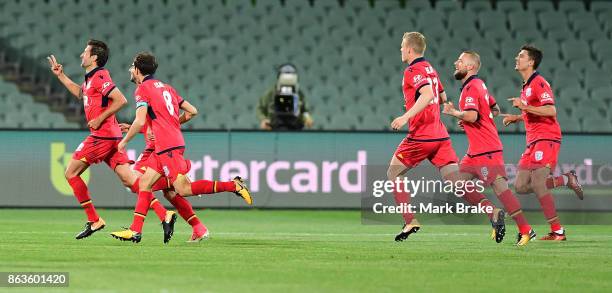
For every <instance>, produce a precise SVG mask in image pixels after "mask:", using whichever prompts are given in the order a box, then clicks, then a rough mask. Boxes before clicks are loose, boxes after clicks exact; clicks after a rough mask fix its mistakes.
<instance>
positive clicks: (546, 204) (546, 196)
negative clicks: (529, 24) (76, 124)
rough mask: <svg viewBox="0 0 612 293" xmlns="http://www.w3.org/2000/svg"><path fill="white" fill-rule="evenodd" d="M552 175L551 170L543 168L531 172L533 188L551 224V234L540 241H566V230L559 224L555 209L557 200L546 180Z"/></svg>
mask: <svg viewBox="0 0 612 293" xmlns="http://www.w3.org/2000/svg"><path fill="white" fill-rule="evenodd" d="M549 174H550V168H548V167H542V168H538V169H535V170H533V171H531V187H532V189H533V191H534V192H535V194H536V196H537V197H538V200H539V201H540V205H541V206H542V211H543V212H544V216H545V217H546V221H547V222H548V223H549V224H550V230H551V232H550V233H548V235H546V236H544V237H542V238H540V240H552V241H565V240H567V239H566V237H565V229H563V227H562V226H561V223H560V222H559V217H558V216H557V209H556V207H555V199H554V197H553V196H552V194H551V193H550V190H549V189H548V187H546V179H547V178H548V176H549Z"/></svg>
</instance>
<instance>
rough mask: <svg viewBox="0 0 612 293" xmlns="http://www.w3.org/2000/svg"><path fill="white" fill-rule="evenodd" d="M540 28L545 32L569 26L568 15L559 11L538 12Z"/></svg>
mask: <svg viewBox="0 0 612 293" xmlns="http://www.w3.org/2000/svg"><path fill="white" fill-rule="evenodd" d="M538 20H539V22H540V29H542V30H543V31H545V32H548V31H551V30H561V29H569V28H567V21H566V15H565V14H564V13H562V12H559V11H554V10H547V11H542V12H541V13H540V14H538Z"/></svg>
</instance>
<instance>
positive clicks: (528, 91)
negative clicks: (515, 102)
mask: <svg viewBox="0 0 612 293" xmlns="http://www.w3.org/2000/svg"><path fill="white" fill-rule="evenodd" d="M525 96H528V97H529V96H531V88H530V87H528V88H527V90H526V91H525Z"/></svg>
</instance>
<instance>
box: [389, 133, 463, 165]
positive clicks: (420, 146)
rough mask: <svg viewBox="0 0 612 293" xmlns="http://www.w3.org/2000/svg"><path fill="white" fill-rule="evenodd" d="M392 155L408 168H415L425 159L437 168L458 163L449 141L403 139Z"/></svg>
mask: <svg viewBox="0 0 612 293" xmlns="http://www.w3.org/2000/svg"><path fill="white" fill-rule="evenodd" d="M394 155H395V157H396V158H398V159H399V160H400V161H401V162H402V163H403V164H404V165H406V167H409V168H413V167H416V166H417V165H419V163H421V162H422V161H423V160H425V159H428V160H429V161H430V162H431V163H432V164H433V165H434V166H436V167H437V168H442V167H444V166H446V165H448V164H453V163H457V162H458V161H459V159H458V158H457V155H456V154H455V150H454V149H453V145H452V144H451V141H450V139H446V140H440V141H416V140H411V139H409V138H404V140H402V142H401V143H400V144H399V146H397V150H395V154H394Z"/></svg>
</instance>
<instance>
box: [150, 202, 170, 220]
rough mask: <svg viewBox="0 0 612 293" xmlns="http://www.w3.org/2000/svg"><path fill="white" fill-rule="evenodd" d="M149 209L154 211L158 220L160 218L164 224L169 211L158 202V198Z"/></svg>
mask: <svg viewBox="0 0 612 293" xmlns="http://www.w3.org/2000/svg"><path fill="white" fill-rule="evenodd" d="M149 207H150V208H152V209H153V211H154V212H155V214H156V215H157V218H159V221H161V222H163V221H164V220H166V212H167V210H166V208H165V207H164V206H163V205H162V204H161V202H159V200H157V198H153V200H152V201H151V204H150V205H149Z"/></svg>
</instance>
